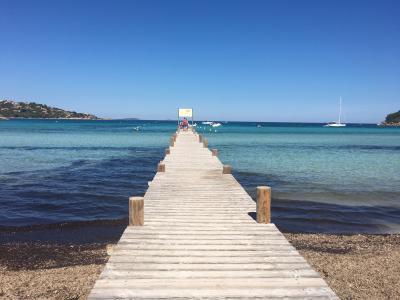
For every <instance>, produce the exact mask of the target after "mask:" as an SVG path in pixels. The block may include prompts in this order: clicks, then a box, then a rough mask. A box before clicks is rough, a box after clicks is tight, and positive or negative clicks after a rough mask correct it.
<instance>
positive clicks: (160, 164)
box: [157, 162, 165, 172]
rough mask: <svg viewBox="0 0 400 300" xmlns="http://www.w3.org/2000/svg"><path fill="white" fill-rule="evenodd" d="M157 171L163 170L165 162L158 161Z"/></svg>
mask: <svg viewBox="0 0 400 300" xmlns="http://www.w3.org/2000/svg"><path fill="white" fill-rule="evenodd" d="M157 172H165V164H164V163H163V162H159V163H158V166H157Z"/></svg>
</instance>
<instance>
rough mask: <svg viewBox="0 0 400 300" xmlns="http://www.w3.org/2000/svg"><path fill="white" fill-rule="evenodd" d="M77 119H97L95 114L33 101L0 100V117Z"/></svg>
mask: <svg viewBox="0 0 400 300" xmlns="http://www.w3.org/2000/svg"><path fill="white" fill-rule="evenodd" d="M14 118H19V119H77V120H99V119H100V118H98V117H97V116H95V115H92V114H85V113H78V112H75V111H67V110H63V109H60V108H56V107H51V106H47V105H45V104H38V103H35V102H17V101H12V100H1V101H0V119H14Z"/></svg>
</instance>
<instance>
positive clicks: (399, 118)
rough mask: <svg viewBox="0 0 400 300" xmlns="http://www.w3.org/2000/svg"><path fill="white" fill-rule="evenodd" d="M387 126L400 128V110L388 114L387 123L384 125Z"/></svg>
mask: <svg viewBox="0 0 400 300" xmlns="http://www.w3.org/2000/svg"><path fill="white" fill-rule="evenodd" d="M382 125H385V126H400V110H399V111H398V112H395V113H391V114H388V115H387V116H386V119H385V122H383V123H382Z"/></svg>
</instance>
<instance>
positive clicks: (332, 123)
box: [324, 97, 346, 127]
mask: <svg viewBox="0 0 400 300" xmlns="http://www.w3.org/2000/svg"><path fill="white" fill-rule="evenodd" d="M341 118H342V97H340V98H339V119H338V121H337V122H331V123H328V124H326V125H324V127H346V124H344V123H342V122H341V121H342V120H341Z"/></svg>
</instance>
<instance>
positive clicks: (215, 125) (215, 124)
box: [211, 122, 222, 127]
mask: <svg viewBox="0 0 400 300" xmlns="http://www.w3.org/2000/svg"><path fill="white" fill-rule="evenodd" d="M221 125H222V124H221V123H218V122H213V123H212V124H211V126H212V127H219V126H221Z"/></svg>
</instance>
